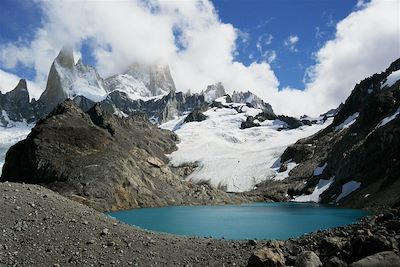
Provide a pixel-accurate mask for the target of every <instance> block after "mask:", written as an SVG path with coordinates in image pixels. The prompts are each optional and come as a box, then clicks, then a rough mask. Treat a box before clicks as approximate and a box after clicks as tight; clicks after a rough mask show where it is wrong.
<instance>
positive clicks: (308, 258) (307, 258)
mask: <svg viewBox="0 0 400 267" xmlns="http://www.w3.org/2000/svg"><path fill="white" fill-rule="evenodd" d="M294 266H295V267H322V262H321V260H320V259H319V257H318V256H317V254H315V253H314V252H312V251H303V252H302V253H300V254H299V255H297V258H296V262H295V264H294Z"/></svg>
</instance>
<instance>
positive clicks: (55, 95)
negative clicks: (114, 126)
mask: <svg viewBox="0 0 400 267" xmlns="http://www.w3.org/2000/svg"><path fill="white" fill-rule="evenodd" d="M106 95H107V91H106V90H105V87H104V82H103V80H102V78H101V77H100V75H99V74H98V73H97V71H96V70H95V69H94V68H93V67H90V66H86V65H84V64H83V63H82V61H81V60H79V61H78V62H77V64H75V61H74V55H73V49H72V47H70V46H64V47H63V48H62V49H61V51H60V53H59V54H58V56H57V57H56V58H55V60H54V61H53V64H52V65H51V68H50V72H49V76H48V79H47V85H46V90H45V91H44V92H43V94H42V95H41V96H40V98H39V100H38V101H39V102H41V103H42V105H43V107H44V113H45V114H46V113H48V112H50V111H51V110H52V109H53V108H55V107H56V105H57V104H59V103H61V102H63V101H64V100H65V99H67V98H74V97H76V96H84V97H86V98H88V99H90V100H92V101H94V102H98V101H101V100H102V99H104V97H105V96H106Z"/></svg>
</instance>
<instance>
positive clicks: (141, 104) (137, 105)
mask: <svg viewBox="0 0 400 267" xmlns="http://www.w3.org/2000/svg"><path fill="white" fill-rule="evenodd" d="M100 104H101V106H102V108H103V109H105V110H107V111H108V112H110V113H120V112H123V114H125V115H132V114H136V113H137V112H144V113H146V114H147V116H148V117H149V118H150V119H151V120H152V121H153V122H154V123H157V124H159V123H163V122H165V121H167V120H169V119H172V118H174V117H176V116H180V115H183V114H184V113H185V112H187V111H193V110H194V109H195V108H196V107H201V106H203V105H205V101H204V96H203V95H198V94H183V93H182V92H177V93H175V92H171V93H169V94H168V95H165V96H163V97H162V98H160V99H156V100H148V101H144V100H142V99H138V100H131V99H130V98H129V97H128V96H127V95H126V94H125V93H123V92H120V91H113V92H111V93H110V94H109V95H108V96H107V98H106V99H105V100H103V101H101V102H100Z"/></svg>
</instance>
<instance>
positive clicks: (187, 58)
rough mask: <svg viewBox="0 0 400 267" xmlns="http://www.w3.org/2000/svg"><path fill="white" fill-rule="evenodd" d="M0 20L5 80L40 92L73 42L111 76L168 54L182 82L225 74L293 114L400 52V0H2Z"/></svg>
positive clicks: (340, 95)
mask: <svg viewBox="0 0 400 267" xmlns="http://www.w3.org/2000/svg"><path fill="white" fill-rule="evenodd" d="M214 11H216V12H214ZM0 24H1V25H2V27H0V90H1V91H2V92H5V91H7V90H10V89H12V87H13V86H15V85H14V84H16V83H17V81H18V79H19V77H22V78H26V79H28V90H30V94H31V97H35V98H37V97H39V96H40V94H41V92H43V90H44V88H45V86H46V80H47V75H48V71H49V69H50V65H51V63H52V61H53V60H54V58H55V57H56V56H57V54H58V52H59V50H60V49H61V47H62V46H63V45H64V44H66V43H71V44H73V45H74V48H75V52H76V56H81V57H82V58H83V62H84V63H86V64H91V65H94V66H95V67H96V69H97V70H98V72H99V73H100V75H102V77H104V78H106V77H109V76H110V75H113V74H116V73H121V72H123V71H124V70H126V68H127V67H128V66H129V65H130V64H132V63H134V62H141V63H147V64H148V63H155V62H162V63H163V64H168V65H169V66H170V68H171V73H172V75H173V77H174V81H175V84H176V87H177V88H178V90H181V91H187V90H189V89H190V91H191V92H200V91H201V90H204V89H205V88H206V87H207V85H209V84H212V83H216V82H222V83H223V85H224V86H225V89H226V91H227V92H228V93H231V92H232V91H234V90H240V91H247V90H250V91H252V92H253V93H255V94H256V95H258V96H260V97H261V98H263V99H264V100H265V101H267V102H269V103H271V104H272V106H273V107H274V109H275V111H277V112H278V113H284V114H288V115H303V114H304V113H307V114H309V115H317V114H320V113H322V112H325V111H326V110H329V109H331V108H335V107H337V106H338V105H339V104H340V103H341V102H343V101H344V100H345V99H346V98H347V96H348V95H349V94H350V92H351V90H352V89H353V87H354V85H355V84H356V83H358V82H359V81H360V80H362V79H364V78H365V77H368V76H370V75H372V74H374V73H376V72H380V71H382V70H384V69H385V68H387V67H388V65H389V64H390V63H391V62H393V61H394V60H395V59H397V58H398V57H399V56H400V38H399V36H400V1H398V0H268V1H267V0H192V1H189V0H186V1H161V0H152V1H151V4H149V2H148V1H147V0H121V1H83V0H78V1H62V0H59V1H45V0H2V1H0ZM371 29H374V30H371ZM233 48H235V49H233ZM5 81H7V82H5ZM32 88H33V89H32ZM300 112H301V113H300Z"/></svg>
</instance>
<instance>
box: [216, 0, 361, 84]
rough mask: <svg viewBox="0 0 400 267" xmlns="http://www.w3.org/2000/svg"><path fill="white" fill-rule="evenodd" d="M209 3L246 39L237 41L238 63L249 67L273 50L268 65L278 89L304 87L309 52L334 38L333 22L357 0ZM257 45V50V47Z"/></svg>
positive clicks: (311, 59)
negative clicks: (289, 41) (290, 40)
mask: <svg viewBox="0 0 400 267" xmlns="http://www.w3.org/2000/svg"><path fill="white" fill-rule="evenodd" d="M213 3H214V5H215V7H216V8H217V10H218V14H219V16H220V18H221V20H222V21H224V22H229V23H232V24H233V25H235V27H237V28H238V29H240V30H241V31H243V32H244V35H245V36H246V37H247V38H248V41H246V42H241V41H240V40H239V41H238V52H239V53H238V54H237V56H236V58H237V59H238V60H239V61H241V62H244V63H246V64H250V63H251V62H252V61H253V60H254V59H255V60H257V61H260V60H265V59H266V57H268V56H269V55H270V53H271V52H268V51H275V53H276V59H275V60H274V61H273V62H272V63H271V65H272V68H273V70H274V72H275V74H276V76H277V77H278V79H279V81H280V83H281V88H282V87H286V86H290V87H294V88H304V85H303V78H304V74H305V70H306V68H307V67H309V66H311V65H313V64H315V60H314V57H313V53H315V52H316V51H317V50H318V49H319V48H321V46H322V45H323V44H324V43H325V41H326V40H328V39H332V38H333V37H334V33H335V27H336V23H337V22H338V21H340V20H342V19H343V18H345V17H346V16H347V15H348V14H350V12H352V11H353V10H354V8H355V6H356V4H357V1H355V0H304V1H293V0H292V1H291V0H268V1H261V0H214V1H213ZM290 35H292V36H297V37H298V41H297V43H296V44H295V47H294V49H288V47H287V46H285V41H286V40H287V38H288V37H289V36H290ZM271 37H272V39H271ZM257 42H258V43H260V44H261V49H260V48H257ZM259 47H260V46H259ZM266 52H267V53H266ZM264 53H266V54H265V56H263V54H264Z"/></svg>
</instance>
